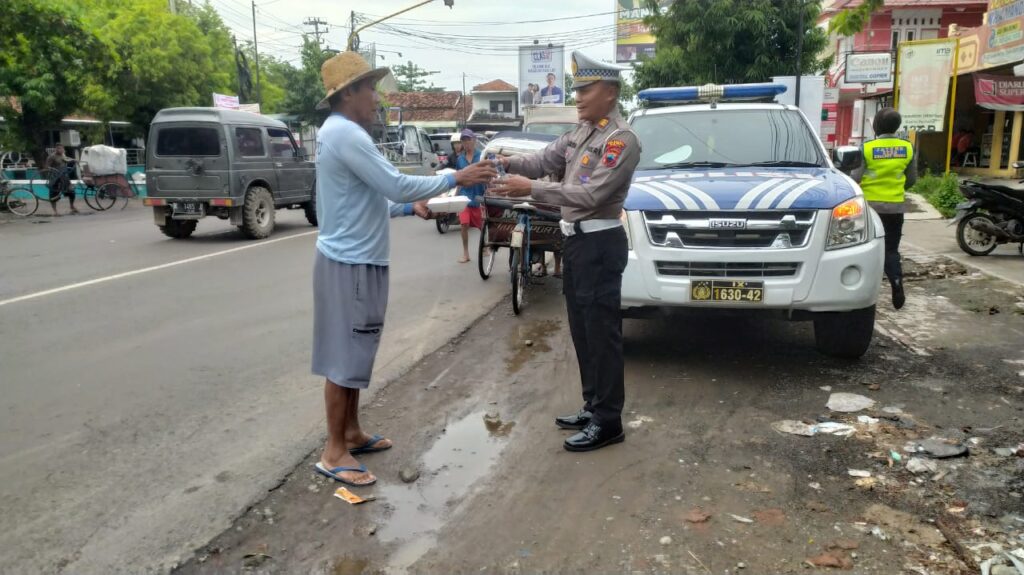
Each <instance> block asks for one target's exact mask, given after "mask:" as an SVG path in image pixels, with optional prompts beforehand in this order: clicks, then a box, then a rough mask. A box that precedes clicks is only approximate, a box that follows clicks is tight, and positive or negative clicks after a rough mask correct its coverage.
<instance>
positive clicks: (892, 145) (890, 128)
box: [852, 108, 917, 309]
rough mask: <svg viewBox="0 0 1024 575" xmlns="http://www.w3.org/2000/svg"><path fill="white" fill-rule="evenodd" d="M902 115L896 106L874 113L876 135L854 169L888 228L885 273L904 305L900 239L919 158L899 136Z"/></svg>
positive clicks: (896, 302)
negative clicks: (908, 193) (897, 133)
mask: <svg viewBox="0 0 1024 575" xmlns="http://www.w3.org/2000/svg"><path fill="white" fill-rule="evenodd" d="M902 123H903V118H902V117H901V116H900V113H899V112H897V111H896V110H895V109H894V108H882V109H881V110H879V111H878V113H876V114H875V119H874V121H873V122H872V127H873V128H874V130H875V134H877V135H876V137H875V139H874V140H870V141H868V142H866V143H865V144H864V150H863V151H864V161H863V162H862V163H861V166H860V167H859V168H857V169H856V170H854V171H853V174H852V176H853V179H854V180H856V181H858V182H860V187H861V190H863V191H864V199H866V200H867V201H868V203H869V204H870V205H871V207H872V208H873V209H874V210H875V211H876V212H877V213H878V217H879V218H881V219H882V227H883V228H884V229H885V276H886V277H887V278H889V285H890V286H891V287H892V305H893V307H895V308H896V309H900V308H902V307H903V304H905V303H906V301H907V297H906V294H905V292H904V291H903V265H902V263H901V262H900V239H901V238H902V237H903V219H904V214H905V213H906V211H907V204H906V190H908V189H910V188H911V187H912V186H913V185H914V182H916V181H917V159H916V157H915V154H914V146H912V145H911V144H910V142H908V141H906V140H904V139H902V138H898V137H896V132H898V131H899V129H900V124H902Z"/></svg>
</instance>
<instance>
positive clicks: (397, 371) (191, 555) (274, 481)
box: [168, 295, 510, 572]
mask: <svg viewBox="0 0 1024 575" xmlns="http://www.w3.org/2000/svg"><path fill="white" fill-rule="evenodd" d="M509 297H510V296H509V295H505V296H502V298H501V299H499V300H498V301H497V302H495V304H494V305H492V306H490V307H487V308H485V309H484V310H483V311H481V313H480V315H478V316H477V317H476V318H474V319H473V321H471V322H469V323H468V324H467V325H466V327H465V328H463V329H461V330H459V332H458V333H456V334H455V335H454V336H452V337H451V338H449V339H447V340H445V341H440V342H438V343H437V345H436V346H431V347H430V348H424V350H423V352H422V354H421V355H420V356H419V357H415V356H413V358H412V359H411V360H408V361H405V362H402V361H396V364H397V365H396V366H395V367H393V368H392V369H391V370H390V373H387V375H384V376H382V377H381V379H380V380H378V381H377V382H376V385H375V386H374V387H373V388H372V390H373V391H372V395H369V396H368V397H367V399H366V402H367V403H371V402H372V401H373V400H374V399H375V398H376V397H377V396H378V395H379V394H380V393H382V392H384V391H385V390H387V389H388V387H390V386H391V385H392V384H394V383H395V382H397V381H398V380H400V379H402V378H403V377H405V376H407V375H409V374H410V373H412V371H413V370H414V369H416V367H417V366H418V365H419V364H421V363H423V362H424V361H426V360H427V359H429V358H430V356H432V355H434V354H435V353H437V352H438V351H439V350H440V349H441V348H443V347H445V346H446V345H458V344H459V342H461V341H462V340H463V339H465V338H466V334H467V333H469V332H470V330H472V329H474V328H475V327H477V325H479V324H480V322H482V321H483V320H484V318H486V317H488V316H490V315H491V314H492V313H494V312H495V310H497V309H498V308H499V307H500V306H502V305H507V304H506V301H507V300H508V298H509ZM375 375H376V374H374V376H375ZM322 427H323V426H321V431H320V432H319V433H315V434H313V436H312V437H311V438H310V439H309V440H308V442H309V443H310V444H311V445H310V447H309V448H307V449H299V450H297V453H298V454H299V455H298V456H296V457H293V458H292V459H291V460H290V461H289V462H288V463H287V465H284V466H282V468H283V469H284V472H283V473H281V474H279V475H275V476H273V477H269V478H266V479H265V483H266V484H267V485H268V486H269V487H268V488H267V490H266V491H264V492H260V493H258V494H257V495H255V496H253V497H252V498H251V500H250V501H248V502H246V504H245V505H242V506H241V507H240V509H239V511H238V512H237V513H233V514H230V515H228V516H227V517H226V518H225V519H224V529H222V530H221V531H222V532H223V531H226V530H228V529H230V528H231V526H232V525H234V524H235V522H237V521H238V520H239V519H241V518H242V517H245V516H246V515H248V514H249V513H250V512H251V511H252V510H253V509H254V508H256V507H258V506H259V504H260V503H261V502H262V501H263V500H265V499H266V498H267V496H268V495H269V494H270V493H273V492H274V491H277V490H278V489H279V488H281V487H282V486H283V485H284V484H285V483H286V482H287V481H288V477H289V476H291V475H292V474H293V473H295V472H296V471H297V470H298V469H299V466H300V465H302V462H303V461H305V460H306V459H308V458H309V457H310V456H312V455H313V454H314V453H316V451H317V450H318V449H320V447H321V446H322V444H323V442H324V440H325V439H326V437H327V432H326V430H324V429H322ZM292 461H294V463H292ZM332 497H333V493H332ZM219 535H220V534H219V533H218V534H217V535H214V537H213V538H211V539H209V540H207V541H204V542H203V543H201V544H199V545H196V546H194V547H193V548H192V550H191V551H189V552H187V553H181V554H180V555H179V556H178V557H176V558H175V559H173V560H172V561H170V562H169V563H168V565H170V566H171V567H170V569H168V571H170V572H173V571H174V570H176V569H179V568H181V567H183V566H184V565H186V564H187V563H188V562H189V561H192V560H198V558H199V556H200V555H201V554H203V551H204V549H205V548H206V547H207V546H208V545H209V544H210V542H211V541H213V540H214V539H216V538H217V537H218V536H219Z"/></svg>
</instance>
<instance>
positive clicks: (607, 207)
mask: <svg viewBox="0 0 1024 575" xmlns="http://www.w3.org/2000/svg"><path fill="white" fill-rule="evenodd" d="M620 70H621V68H619V67H615V66H610V65H608V64H604V63H601V62H597V61H594V60H591V59H590V58H587V57H586V56H584V55H583V54H580V53H579V52H573V53H572V71H573V89H574V90H575V91H576V107H577V110H578V113H579V120H580V122H579V125H578V126H577V128H576V129H575V130H574V131H572V132H569V133H567V134H565V135H563V136H562V137H560V138H559V139H558V140H557V141H555V142H552V143H551V144H549V145H548V147H547V148H545V149H544V150H543V151H540V152H538V153H536V154H532V155H522V156H516V157H513V158H505V159H503V160H502V161H503V162H504V164H505V168H506V170H507V171H508V172H509V173H510V174H518V175H512V176H508V177H507V178H505V179H504V180H503V181H502V182H501V183H500V184H499V185H498V186H497V187H496V188H495V189H494V192H493V193H496V194H498V195H506V196H510V197H521V196H527V195H530V196H532V198H533V199H534V200H536V201H538V202H543V203H549V204H555V205H558V206H561V207H562V222H561V226H562V233H563V234H564V235H565V236H566V238H565V242H564V245H563V254H564V258H565V264H564V265H565V268H564V272H563V273H564V275H563V290H564V292H565V301H566V308H567V310H568V314H569V329H570V331H571V333H572V341H573V345H574V346H575V347H576V357H577V359H578V360H579V366H580V379H581V381H582V384H583V401H584V404H583V409H581V410H580V411H579V412H578V413H576V414H573V415H570V416H565V417H558V418H556V419H555V423H556V425H558V426H559V427H561V428H563V429H574V430H579V432H578V433H576V434H575V435H573V436H572V437H569V438H568V439H567V440H566V441H565V448H566V449H568V450H569V451H591V450H594V449H600V448H601V447H604V446H606V445H611V444H613V443H619V442H621V441H623V440H624V439H625V435H624V434H623V431H622V406H623V403H624V401H625V389H624V381H623V379H624V367H623V360H622V314H621V311H620V301H621V292H622V272H623V270H624V269H625V268H626V257H627V249H628V248H627V241H626V232H625V230H624V229H623V227H622V221H621V219H620V217H621V214H622V204H623V202H624V201H625V200H626V194H627V192H628V190H629V184H630V181H631V180H632V177H633V171H634V170H636V166H637V163H638V162H639V161H640V143H639V141H638V139H637V135H636V133H634V132H633V130H632V129H630V127H629V124H627V123H626V121H625V120H623V118H622V116H621V115H620V114H619V112H618V101H619V90H620V88H621V87H620V84H619V71H620ZM545 175H554V176H556V177H557V178H558V179H560V180H561V182H560V183H559V182H558V181H552V182H541V181H537V179H538V178H541V177H543V176H545Z"/></svg>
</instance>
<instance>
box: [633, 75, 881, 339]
mask: <svg viewBox="0 0 1024 575" xmlns="http://www.w3.org/2000/svg"><path fill="white" fill-rule="evenodd" d="M784 90H785V87H784V86H780V85H775V84H746V85H737V86H704V87H700V88H697V87H693V88H655V89H651V90H645V91H642V92H641V93H640V94H639V98H640V99H641V100H642V101H644V102H646V103H647V106H648V107H646V108H644V109H641V110H639V111H637V112H635V113H634V114H633V115H632V116H631V117H630V120H629V121H630V124H631V125H632V126H633V129H634V130H635V131H636V132H637V134H638V135H639V138H640V142H641V145H642V147H643V152H642V155H641V159H640V164H639V166H638V168H637V171H636V174H635V175H634V178H633V183H632V185H631V187H630V191H629V196H628V198H627V200H626V203H625V206H624V208H625V209H624V213H623V219H624V222H625V224H626V228H627V233H628V236H629V240H630V252H629V262H628V264H627V267H626V271H625V274H624V275H623V280H622V307H623V314H624V316H625V317H645V316H649V315H651V312H652V311H656V310H657V309H658V308H671V307H689V308H704V309H711V310H720V311H723V312H730V313H741V314H748V313H758V311H760V310H768V311H770V312H773V314H774V315H777V316H781V317H784V318H787V319H791V320H812V321H813V322H814V335H815V341H816V345H817V348H818V350H819V351H821V352H822V353H825V354H828V355H833V356H838V357H846V358H857V357H860V356H861V355H863V354H864V353H865V351H867V349H868V346H869V345H870V343H871V339H872V334H873V331H874V321H875V303H876V300H877V299H878V294H879V289H880V287H881V278H882V262H883V259H884V253H883V252H884V245H883V243H884V238H883V235H884V234H883V231H882V226H881V222H880V220H879V219H878V216H877V215H876V214H875V213H874V211H872V210H871V209H870V208H869V207H868V205H867V203H866V202H865V201H864V198H863V194H862V192H861V190H860V187H859V186H858V185H857V184H856V183H855V182H854V181H853V180H851V179H850V178H849V177H848V176H847V175H846V174H844V173H842V172H841V171H840V170H839V169H837V168H836V167H835V166H834V165H833V164H832V162H831V161H830V159H829V157H828V154H827V153H826V151H825V149H824V147H823V146H822V144H821V142H820V140H819V139H818V137H817V136H816V135H815V133H814V132H813V130H812V129H811V127H810V125H809V123H808V121H807V119H806V118H805V117H804V115H803V114H802V113H801V112H800V110H799V109H797V108H795V107H793V106H786V105H782V104H777V103H774V101H773V99H774V97H775V96H776V95H778V94H780V93H782V92H783V91H784Z"/></svg>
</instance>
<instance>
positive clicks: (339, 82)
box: [316, 52, 388, 110]
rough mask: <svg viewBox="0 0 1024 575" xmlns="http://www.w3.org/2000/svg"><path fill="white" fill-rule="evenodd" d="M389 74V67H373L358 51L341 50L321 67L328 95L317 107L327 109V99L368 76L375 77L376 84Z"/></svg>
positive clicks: (321, 74) (321, 75)
mask: <svg viewBox="0 0 1024 575" xmlns="http://www.w3.org/2000/svg"><path fill="white" fill-rule="evenodd" d="M387 74H388V69H387V68H377V69H373V68H371V67H370V65H369V64H367V63H366V60H364V59H363V57H362V56H360V55H359V54H357V53H356V52H341V53H339V54H337V55H336V56H334V57H332V58H331V59H330V60H327V61H326V62H324V65H323V66H321V67H320V77H321V78H322V79H323V82H324V90H326V91H327V95H326V96H324V99H323V100H320V103H318V104H317V105H316V109H317V110H324V109H326V108H327V107H328V104H327V100H328V99H330V97H331V96H333V95H334V94H336V93H338V92H340V91H342V90H344V89H345V88H347V87H349V86H351V85H352V84H355V83H357V82H360V81H362V80H366V79H368V78H373V83H374V84H376V83H377V82H379V81H380V79H381V78H383V77H384V76H387Z"/></svg>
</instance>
